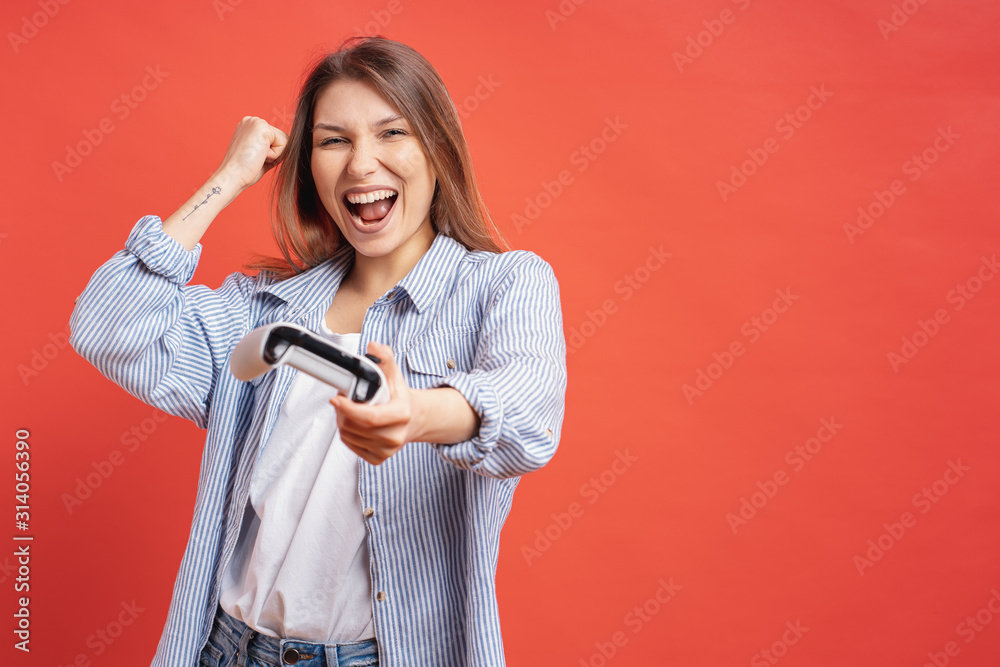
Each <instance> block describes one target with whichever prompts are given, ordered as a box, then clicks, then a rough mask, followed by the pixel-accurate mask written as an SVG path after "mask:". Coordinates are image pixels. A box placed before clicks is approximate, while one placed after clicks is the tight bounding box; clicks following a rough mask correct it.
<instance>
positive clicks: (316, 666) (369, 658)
mask: <svg viewBox="0 0 1000 667" xmlns="http://www.w3.org/2000/svg"><path fill="white" fill-rule="evenodd" d="M217 633H221V634H222V636H221V637H219V636H218V635H217ZM212 635H213V637H214V638H217V639H225V640H228V641H227V643H230V644H231V645H232V647H233V648H235V649H236V650H238V652H239V653H241V654H243V655H249V656H251V657H253V658H255V659H256V660H260V661H264V662H267V663H271V664H274V665H282V666H284V665H297V666H298V667H361V666H362V665H377V664H378V644H377V642H376V641H375V640H374V639H364V640H361V641H356V642H345V643H342V644H316V643H313V642H307V641H303V640H299V639H279V638H278V637H271V636H270V635H265V634H261V633H260V632H257V631H256V630H254V629H253V628H251V627H249V626H248V625H247V624H246V623H244V622H243V621H240V620H239V619H237V618H233V617H232V616H230V615H229V614H227V613H226V612H225V611H223V610H222V608H221V607H220V608H219V610H218V613H217V614H216V616H215V627H214V628H213V629H212ZM239 664H243V663H242V662H240V663H239Z"/></svg>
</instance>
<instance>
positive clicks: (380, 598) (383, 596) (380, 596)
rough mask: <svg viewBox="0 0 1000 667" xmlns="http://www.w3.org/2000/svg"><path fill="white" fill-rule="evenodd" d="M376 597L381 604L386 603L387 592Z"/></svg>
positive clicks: (379, 593) (380, 592)
mask: <svg viewBox="0 0 1000 667" xmlns="http://www.w3.org/2000/svg"><path fill="white" fill-rule="evenodd" d="M375 597H377V598H378V601H379V602H384V601H385V598H386V595H385V591H379V592H378V595H376V596H375Z"/></svg>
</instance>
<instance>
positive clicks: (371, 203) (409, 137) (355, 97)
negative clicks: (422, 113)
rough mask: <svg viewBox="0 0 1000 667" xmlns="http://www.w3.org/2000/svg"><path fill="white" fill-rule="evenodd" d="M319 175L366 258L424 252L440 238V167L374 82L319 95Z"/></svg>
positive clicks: (344, 228) (335, 213)
mask: <svg viewBox="0 0 1000 667" xmlns="http://www.w3.org/2000/svg"><path fill="white" fill-rule="evenodd" d="M313 118H314V121H313V128H312V131H313V132H312V175H313V180H314V181H315V182H316V190H317V192H318V193H319V197H320V200H321V201H322V202H323V206H325V207H326V210H327V212H328V213H329V214H330V217H331V218H333V220H334V221H335V222H336V223H337V227H339V228H340V231H341V233H343V235H344V238H346V239H347V242H348V243H350V244H351V245H352V246H354V249H355V250H356V251H357V252H358V253H359V254H361V255H364V256H366V257H372V258H378V257H387V258H391V257H394V256H402V257H410V258H411V259H413V261H414V262H415V261H416V258H419V256H420V255H422V254H423V253H424V252H425V251H426V250H427V248H429V247H430V244H431V242H432V241H433V239H434V229H433V227H432V225H431V220H430V207H431V199H432V198H433V195H434V185H435V183H436V180H435V177H434V171H433V169H431V165H430V162H429V161H428V160H427V156H426V155H425V154H424V151H423V147H422V146H421V145H420V141H419V140H418V139H417V136H416V135H415V134H414V133H413V129H412V128H411V127H410V124H409V122H408V121H407V120H406V119H405V118H403V117H402V115H401V114H400V113H399V111H398V110H397V109H396V108H394V107H393V106H392V105H391V104H389V102H388V101H386V99H385V98H383V97H382V96H381V95H380V94H379V93H378V91H376V90H375V88H374V87H372V86H371V84H369V83H367V82H363V81H349V80H342V81H337V82H335V83H333V84H330V85H329V86H327V87H326V89H324V90H323V91H322V92H321V93H320V94H319V96H318V97H317V98H316V106H315V109H314V111H313Z"/></svg>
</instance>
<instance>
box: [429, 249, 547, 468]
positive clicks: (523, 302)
mask: <svg viewBox="0 0 1000 667" xmlns="http://www.w3.org/2000/svg"><path fill="white" fill-rule="evenodd" d="M517 256H518V257H517V260H518V261H517V262H516V263H515V264H514V265H513V266H512V267H511V268H510V270H509V271H506V272H504V273H503V274H502V275H499V276H497V280H496V281H495V283H494V284H493V285H492V286H491V289H490V297H489V302H488V307H487V312H486V313H485V316H484V318H483V323H482V327H481V329H480V335H479V341H478V344H477V347H476V351H475V363H474V368H473V369H472V370H471V371H469V372H466V373H453V374H451V375H449V376H448V377H447V378H445V379H444V380H443V382H442V385H443V386H450V387H453V388H455V389H456V390H458V391H459V392H461V394H462V395H463V396H464V397H465V399H466V400H467V401H468V402H469V404H470V405H471V406H472V408H473V410H475V412H476V413H477V414H478V415H479V418H480V427H479V431H478V433H477V435H476V436H475V437H474V438H472V439H471V440H467V441H465V442H461V443H457V444H453V445H435V446H436V447H437V450H438V453H439V454H440V455H441V456H442V457H444V458H445V459H446V460H448V461H450V462H452V463H454V464H455V465H457V466H459V467H461V468H464V469H468V470H473V471H475V472H478V473H480V474H483V475H486V476H490V477H514V476H517V475H522V474H525V473H528V472H531V471H533V470H537V469H538V468H541V467H542V466H543V465H545V464H546V463H547V462H548V461H549V460H550V459H551V458H552V456H553V455H554V454H555V451H556V447H557V446H558V443H559V435H560V431H561V428H562V420H563V414H564V406H565V394H566V342H565V337H564V335H563V325H562V309H561V307H560V300H559V284H558V282H557V280H556V277H555V274H554V273H553V271H552V268H551V267H550V266H549V265H548V264H547V263H546V262H545V261H543V260H542V259H541V258H539V257H538V256H536V255H534V254H532V253H527V252H518V253H517Z"/></svg>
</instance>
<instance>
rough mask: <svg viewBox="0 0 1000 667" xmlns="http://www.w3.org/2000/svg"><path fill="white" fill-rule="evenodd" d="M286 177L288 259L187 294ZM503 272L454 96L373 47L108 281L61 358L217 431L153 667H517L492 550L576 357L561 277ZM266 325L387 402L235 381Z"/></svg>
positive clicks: (246, 133) (319, 81)
mask: <svg viewBox="0 0 1000 667" xmlns="http://www.w3.org/2000/svg"><path fill="white" fill-rule="evenodd" d="M276 165H280V167H279V171H278V178H277V181H276V195H277V202H276V203H277V205H276V210H277V215H276V218H275V219H276V224H275V234H276V238H277V240H278V244H279V247H280V248H281V249H282V253H283V254H284V260H283V261H281V262H279V261H276V260H275V261H270V262H262V263H260V264H258V265H257V266H256V268H258V269H261V271H260V272H259V273H258V274H257V275H256V276H247V275H244V274H243V273H234V274H232V275H230V276H229V277H228V278H227V279H226V280H225V281H224V283H223V284H222V286H221V287H219V288H218V289H216V290H210V289H208V288H206V287H204V286H189V285H187V283H188V281H190V279H191V277H192V274H193V272H194V268H195V266H196V264H197V261H198V257H199V255H200V250H201V246H200V244H199V240H200V239H201V237H202V235H203V234H204V232H205V231H206V230H207V229H208V227H209V225H210V224H211V222H212V221H213V220H214V219H215V217H216V215H217V214H218V213H219V212H220V211H221V210H222V209H223V208H225V206H226V205H228V204H229V203H230V202H231V201H233V199H235V197H236V196H237V195H238V194H239V193H240V192H242V191H243V190H244V189H246V188H248V187H250V186H251V185H253V184H254V183H256V182H257V181H258V180H260V178H261V177H262V176H263V174H264V173H265V172H267V171H268V170H269V169H271V168H272V167H274V166H276ZM498 250H499V248H498V247H497V245H496V243H495V242H494V241H493V238H492V236H491V234H490V223H489V218H488V216H487V214H486V212H485V208H484V207H483V205H482V201H481V199H480V196H479V192H478V188H477V185H476V181H475V178H474V175H473V171H472V164H471V159H470V156H469V152H468V148H467V147H466V144H465V140H464V137H463V135H462V131H461V127H460V124H459V121H458V116H457V113H456V110H455V107H454V105H453V103H452V102H451V100H450V98H449V97H448V94H447V91H446V90H445V87H444V84H443V83H442V81H441V79H440V77H439V76H438V75H437V73H436V72H435V71H434V69H433V68H432V67H431V66H430V64H429V63H427V61H426V60H424V59H423V57H421V56H420V55H419V54H417V53H416V52H415V51H413V50H412V49H410V48H409V47H406V46H404V45H402V44H398V43H395V42H392V41H389V40H385V39H382V38H368V39H362V40H355V41H352V42H350V43H348V44H347V45H345V46H344V47H342V48H341V49H340V50H339V51H337V52H336V53H333V54H330V55H328V56H327V57H326V58H324V59H323V60H322V61H321V62H320V63H319V64H318V65H317V66H316V67H315V68H314V69H313V70H312V72H311V73H310V75H309V77H308V79H307V81H306V83H305V85H304V86H303V90H302V93H301V96H300V99H299V103H298V107H297V110H296V115H295V121H294V124H293V127H292V131H291V134H290V136H288V137H286V136H285V135H284V133H282V132H281V131H280V130H278V129H276V128H274V127H271V126H269V125H268V124H267V123H265V122H264V121H262V120H260V119H258V118H252V117H247V118H244V119H243V120H242V121H241V122H240V123H239V125H238V126H237V128H236V131H235V133H234V135H233V139H232V141H231V143H230V146H229V149H228V151H227V152H226V155H225V157H224V158H223V160H222V163H221V165H220V167H219V169H218V170H217V171H216V173H215V174H214V175H213V176H212V177H211V178H210V179H209V180H208V182H207V183H205V185H204V186H203V187H202V188H201V189H200V190H199V191H198V192H197V193H196V194H195V195H194V196H193V197H192V198H191V199H190V200H189V201H188V202H187V203H185V204H184V205H183V206H182V207H181V208H180V209H178V211H177V212H175V213H174V214H173V215H171V216H170V217H169V218H167V219H166V220H163V221H162V222H161V220H160V219H159V218H158V217H156V216H146V217H144V218H142V219H141V220H140V221H139V222H138V223H137V224H136V226H135V227H134V228H133V230H132V232H131V234H130V235H129V237H128V240H127V242H126V244H125V249H124V250H123V251H120V252H119V253H117V254H116V255H115V256H114V257H112V259H111V260H109V261H108V262H107V263H106V264H105V265H104V266H102V267H101V268H100V269H98V271H97V272H96V273H95V274H94V276H93V277H92V278H91V281H90V283H89V284H88V286H87V288H86V290H85V291H84V292H83V294H81V295H80V298H79V299H78V302H77V306H76V308H75V310H74V312H73V316H72V319H71V328H72V332H73V333H72V336H71V343H72V345H73V347H74V348H75V349H76V350H77V351H78V352H79V353H80V354H81V355H83V356H84V357H86V358H87V359H88V360H90V361H91V362H92V363H93V364H94V365H95V366H97V367H98V368H99V369H100V370H101V372H102V373H104V374H105V375H107V376H108V377H109V378H111V379H112V380H113V381H115V382H116V383H118V384H120V385H121V386H122V387H124V388H125V389H126V390H128V391H129V392H131V393H133V394H134V395H136V396H137V397H139V398H140V399H142V400H144V401H146V402H148V403H150V404H152V405H156V406H158V407H160V408H162V409H163V410H165V411H167V412H170V413H172V414H175V415H179V416H183V417H186V418H188V419H191V420H193V421H194V422H195V423H197V424H199V425H200V426H202V427H203V428H207V430H208V433H207V439H206V443H205V450H204V454H203V458H202V466H201V473H200V478H199V484H198V496H197V502H196V506H195V515H194V520H193V524H192V529H191V536H190V539H189V542H188V545H187V548H186V550H185V553H184V558H183V560H182V562H181V567H180V571H179V573H178V577H177V581H176V584H175V588H174V596H173V600H172V602H171V606H170V612H169V616H168V619H167V624H166V627H165V629H164V632H163V636H162V638H161V640H160V644H159V648H158V651H157V654H156V657H155V659H154V661H153V664H154V665H163V666H167V665H169V666H171V667H174V666H176V665H194V664H196V663H198V661H199V659H200V661H201V663H200V664H204V665H229V664H233V665H235V664H240V665H243V664H247V665H278V664H301V665H308V666H309V667H312V666H313V665H317V666H319V665H326V664H327V661H326V660H327V658H326V656H327V655H328V654H335V655H337V656H338V657H337V660H339V662H336V661H332V660H331V662H330V664H352V665H353V664H359V665H361V664H364V665H368V664H381V665H409V666H412V665H434V666H443V665H466V664H470V665H471V664H476V665H480V664H482V665H487V664H488V665H498V664H503V662H504V660H503V646H502V642H501V638H500V627H499V617H498V610H497V602H496V590H495V571H496V563H497V553H498V541H499V534H500V529H501V527H502V524H503V521H504V519H505V518H506V516H507V513H508V511H509V509H510V505H511V499H512V493H513V491H514V488H515V486H516V485H517V481H518V479H519V476H520V475H522V474H524V473H527V472H530V471H532V470H535V469H538V468H540V467H541V466H543V465H544V464H545V463H546V462H547V461H548V460H549V459H550V458H551V457H552V455H553V454H554V452H555V448H556V444H557V442H558V437H559V430H560V426H561V422H562V416H563V399H564V391H565V344H564V340H563V334H562V321H561V311H560V306H559V295H558V285H557V283H556V280H555V278H554V276H553V273H552V271H551V268H550V267H549V266H548V265H547V264H546V263H545V262H544V261H542V260H541V259H539V258H538V257H536V256H535V255H533V254H531V253H528V252H523V251H514V252H497V251H498ZM276 321H290V322H295V323H298V324H301V325H303V326H306V327H307V328H309V329H311V330H312V331H315V332H317V333H320V332H322V334H323V335H326V336H327V337H328V338H330V339H331V340H333V341H334V342H337V343H339V344H341V345H345V346H350V347H351V348H353V349H354V350H355V351H357V352H358V353H361V352H364V351H368V352H369V353H372V354H374V355H376V356H377V357H378V358H379V359H380V360H381V361H380V365H381V367H382V369H383V371H384V373H385V375H386V377H387V380H388V387H389V393H390V399H389V401H388V403H386V404H384V405H377V406H371V405H358V404H353V403H351V402H350V401H348V400H346V399H344V398H343V397H338V396H335V392H334V391H333V390H332V389H330V388H329V387H327V386H326V385H321V384H320V383H318V382H317V381H315V380H313V379H312V378H310V377H309V376H306V375H304V374H301V373H298V372H296V371H294V370H292V369H290V368H284V367H283V368H279V369H278V370H275V371H273V372H270V373H267V374H266V375H264V376H262V377H261V378H257V379H256V380H254V381H251V382H249V383H245V382H240V381H238V380H236V379H235V378H234V377H233V376H232V375H231V373H230V372H229V369H228V361H229V355H230V353H231V352H232V350H233V347H234V346H235V345H236V343H237V342H239V340H240V339H241V338H242V337H243V336H244V335H245V334H246V333H248V332H249V331H251V330H252V329H254V328H256V327H258V326H261V325H263V324H268V323H271V322H276ZM376 661H377V662H376Z"/></svg>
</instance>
